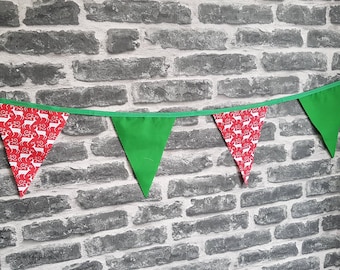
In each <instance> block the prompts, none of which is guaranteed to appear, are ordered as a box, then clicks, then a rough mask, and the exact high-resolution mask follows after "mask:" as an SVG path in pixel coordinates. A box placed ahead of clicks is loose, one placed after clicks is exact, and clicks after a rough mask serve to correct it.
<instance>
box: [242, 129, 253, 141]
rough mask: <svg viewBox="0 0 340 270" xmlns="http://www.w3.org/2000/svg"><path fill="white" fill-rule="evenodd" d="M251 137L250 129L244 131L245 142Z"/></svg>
mask: <svg viewBox="0 0 340 270" xmlns="http://www.w3.org/2000/svg"><path fill="white" fill-rule="evenodd" d="M250 136H251V132H250V130H249V129H245V130H244V131H243V140H248V139H249V138H250Z"/></svg>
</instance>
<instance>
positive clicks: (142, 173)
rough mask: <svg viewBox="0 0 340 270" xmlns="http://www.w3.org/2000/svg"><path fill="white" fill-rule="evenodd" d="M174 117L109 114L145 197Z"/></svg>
mask: <svg viewBox="0 0 340 270" xmlns="http://www.w3.org/2000/svg"><path fill="white" fill-rule="evenodd" d="M175 120H176V118H173V117H171V118H170V117H169V118H167V117H166V118H160V117H149V118H148V117H112V122H113V125H114V127H115V130H116V132H117V135H118V137H119V140H120V142H121V144H122V146H123V148H124V151H125V154H126V156H127V158H128V160H129V162H130V165H131V168H132V170H133V172H134V174H135V176H136V179H137V181H138V183H139V185H140V187H141V189H142V192H143V194H144V196H145V197H147V196H148V194H149V190H150V187H151V184H152V181H153V178H154V177H155V175H156V173H157V170H158V166H159V163H160V161H161V158H162V154H163V151H164V148H165V146H166V143H167V141H168V138H169V135H170V132H171V129H172V126H173V124H174V122H175Z"/></svg>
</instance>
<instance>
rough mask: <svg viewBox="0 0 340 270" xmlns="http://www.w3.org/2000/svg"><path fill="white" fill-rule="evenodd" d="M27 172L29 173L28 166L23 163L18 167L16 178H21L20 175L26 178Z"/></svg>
mask: <svg viewBox="0 0 340 270" xmlns="http://www.w3.org/2000/svg"><path fill="white" fill-rule="evenodd" d="M29 171H30V168H29V166H28V165H27V164H23V163H22V164H21V165H20V168H19V170H18V174H17V176H18V177H19V176H21V175H23V176H26V175H27V174H28V173H29Z"/></svg>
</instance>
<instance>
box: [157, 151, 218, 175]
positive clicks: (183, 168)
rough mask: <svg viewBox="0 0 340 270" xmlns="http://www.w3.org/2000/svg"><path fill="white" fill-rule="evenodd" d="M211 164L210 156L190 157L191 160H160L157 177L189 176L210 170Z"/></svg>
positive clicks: (174, 158) (173, 158)
mask: <svg viewBox="0 0 340 270" xmlns="http://www.w3.org/2000/svg"><path fill="white" fill-rule="evenodd" d="M212 166H213V162H212V160H211V157H210V156H205V155H204V156H192V158H185V157H183V158H179V159H177V158H176V157H172V158H162V161H161V163H160V165H159V167H158V171H157V175H175V174H190V173H195V172H201V171H203V170H204V169H207V168H211V167H212Z"/></svg>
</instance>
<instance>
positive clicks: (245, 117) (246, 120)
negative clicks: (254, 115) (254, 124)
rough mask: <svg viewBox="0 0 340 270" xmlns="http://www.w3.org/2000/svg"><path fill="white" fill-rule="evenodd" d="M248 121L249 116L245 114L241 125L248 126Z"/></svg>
mask: <svg viewBox="0 0 340 270" xmlns="http://www.w3.org/2000/svg"><path fill="white" fill-rule="evenodd" d="M250 121H251V119H250V116H249V115H245V116H244V119H243V123H242V127H245V126H248V125H249V124H250Z"/></svg>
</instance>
